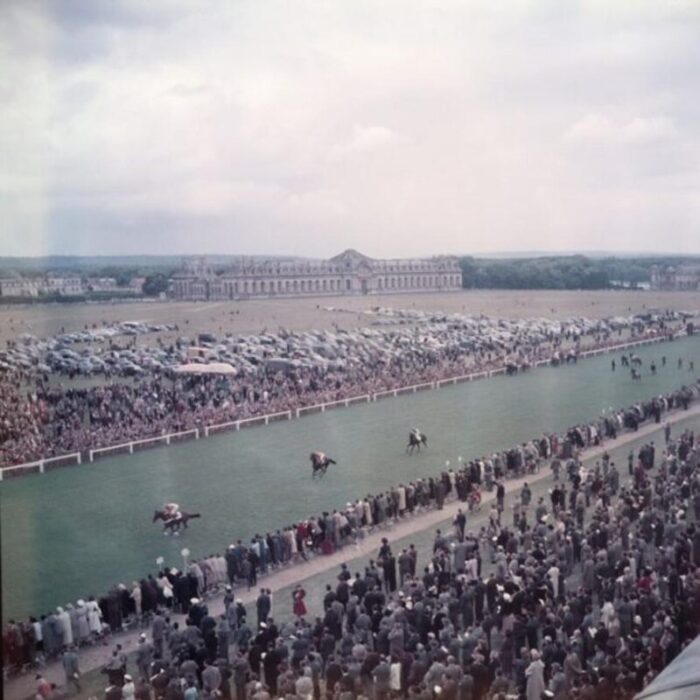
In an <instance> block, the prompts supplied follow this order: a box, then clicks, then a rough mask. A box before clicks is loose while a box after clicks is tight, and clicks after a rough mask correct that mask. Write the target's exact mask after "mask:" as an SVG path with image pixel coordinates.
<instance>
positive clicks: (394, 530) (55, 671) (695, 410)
mask: <svg viewBox="0 0 700 700" xmlns="http://www.w3.org/2000/svg"><path fill="white" fill-rule="evenodd" d="M695 417H700V404H699V405H696V406H693V407H691V408H690V409H689V410H687V411H674V412H673V413H671V414H668V415H667V416H666V417H665V422H668V423H671V424H673V423H677V422H679V421H685V420H688V419H689V418H695ZM659 429H660V425H659V424H656V423H650V424H648V425H644V426H643V427H641V428H640V429H639V430H638V431H637V432H628V433H624V434H623V435H621V436H619V437H618V438H617V439H615V440H609V441H607V442H606V443H605V444H604V445H603V446H600V447H594V448H590V449H588V450H586V451H585V452H584V453H583V458H584V459H585V460H591V459H595V458H596V457H599V456H601V455H602V454H603V453H604V452H605V451H606V450H607V451H611V450H613V449H616V448H620V447H623V446H624V445H627V444H629V443H632V442H635V441H637V440H640V439H642V438H644V437H645V436H648V435H651V434H653V433H655V432H657V431H658V430H659ZM549 478H551V472H550V470H549V469H547V468H543V469H542V470H541V471H540V473H539V474H531V475H528V476H527V477H523V478H518V479H513V480H510V481H508V482H506V495H508V494H512V493H513V492H517V491H519V489H520V488H521V487H522V484H523V482H524V481H528V482H529V483H530V484H541V483H542V482H543V481H545V480H546V479H549ZM494 497H495V496H494V494H493V493H491V494H488V493H487V494H484V500H483V503H489V502H490V501H492V500H493V499H494ZM464 505H465V504H464V503H462V502H461V501H450V502H448V503H446V504H445V507H444V508H443V509H442V510H429V511H423V512H421V513H418V514H416V515H414V516H410V517H406V518H403V519H401V520H400V521H398V522H396V523H395V524H394V525H393V527H391V528H389V529H378V530H375V531H373V532H371V533H370V534H368V535H367V536H366V537H365V538H364V539H363V540H361V542H360V543H359V544H358V545H356V546H354V547H353V546H346V547H344V548H343V549H340V550H338V551H337V552H335V553H334V554H332V555H329V556H316V557H314V558H313V559H311V560H309V561H308V562H304V563H301V564H294V565H289V566H286V567H284V568H282V569H278V570H275V571H274V572H272V573H270V574H269V575H267V576H265V577H260V578H259V581H258V583H259V585H264V586H265V587H266V588H269V589H271V590H272V592H273V594H274V593H277V592H279V591H281V590H283V589H286V588H289V587H290V586H293V585H295V584H297V583H299V582H302V581H304V580H305V579H308V578H310V577H312V576H316V575H319V574H323V573H325V572H327V571H335V570H337V569H338V568H339V567H340V564H342V563H343V562H347V563H349V565H350V568H351V569H353V564H352V562H353V560H355V559H358V558H360V557H364V556H367V555H368V554H369V553H371V552H376V551H377V550H378V549H379V546H380V544H381V539H382V538H383V537H386V538H387V539H388V540H389V542H394V541H397V540H401V539H402V538H405V537H409V536H411V535H413V534H415V533H419V532H423V531H425V530H428V529H432V528H434V527H436V526H438V525H440V524H441V523H444V522H445V521H446V520H450V519H451V518H453V517H454V515H455V514H456V513H457V510H458V509H459V508H463V507H464ZM487 513H488V509H482V511H481V514H482V516H481V518H483V519H484V520H485V518H486V515H487ZM481 518H479V517H478V516H475V517H474V520H478V519H481ZM474 524H475V523H474ZM257 595H258V588H257V587H256V588H254V589H252V590H251V591H244V590H241V588H238V590H237V592H236V596H237V597H239V598H241V600H243V602H244V603H246V604H248V603H251V602H254V601H255V599H256V597H257ZM207 605H208V606H209V611H210V613H211V614H212V615H214V616H216V615H220V614H221V613H222V612H223V596H222V595H221V594H216V595H214V596H212V597H211V598H208V599H207ZM170 617H171V619H172V621H173V622H176V621H177V622H180V623H182V621H184V619H185V616H184V615H181V614H173V615H171V616H170ZM140 632H141V630H134V631H130V632H123V633H118V634H115V635H112V637H111V638H110V639H109V641H108V642H107V643H106V644H104V645H95V646H92V647H88V648H86V649H84V650H83V651H82V652H81V653H80V668H81V672H82V673H83V674H85V673H87V672H89V671H90V670H93V669H97V668H99V667H101V666H102V665H103V664H104V663H105V660H106V658H107V657H108V648H109V647H110V646H113V645H114V644H116V643H120V644H121V645H122V647H123V648H124V651H125V652H126V653H129V652H131V651H133V650H134V649H135V647H136V644H137V639H138V635H139V633H140ZM43 673H44V677H45V678H46V679H47V680H48V681H49V682H52V683H56V684H57V685H59V686H60V685H62V684H63V682H64V675H63V670H62V667H61V663H60V661H58V662H52V663H50V664H49V665H48V666H46V667H45V668H44V669H43ZM34 686H35V683H34V672H33V671H30V672H28V673H26V674H24V675H22V676H17V677H14V678H11V679H9V680H6V681H5V682H4V691H5V697H7V698H9V699H10V700H19V699H20V698H26V697H28V696H32V695H33V693H34Z"/></svg>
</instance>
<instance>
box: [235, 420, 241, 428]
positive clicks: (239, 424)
mask: <svg viewBox="0 0 700 700" xmlns="http://www.w3.org/2000/svg"><path fill="white" fill-rule="evenodd" d="M240 429H241V421H239V420H237V421H236V430H240Z"/></svg>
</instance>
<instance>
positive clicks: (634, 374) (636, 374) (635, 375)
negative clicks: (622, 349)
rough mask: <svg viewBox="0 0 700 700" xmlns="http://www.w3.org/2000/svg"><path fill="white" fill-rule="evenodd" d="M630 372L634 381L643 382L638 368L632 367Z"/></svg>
mask: <svg viewBox="0 0 700 700" xmlns="http://www.w3.org/2000/svg"><path fill="white" fill-rule="evenodd" d="M630 372H631V374H632V379H634V381H635V382H639V381H641V379H642V375H641V374H640V373H639V370H638V369H637V368H636V367H632V369H631V370H630Z"/></svg>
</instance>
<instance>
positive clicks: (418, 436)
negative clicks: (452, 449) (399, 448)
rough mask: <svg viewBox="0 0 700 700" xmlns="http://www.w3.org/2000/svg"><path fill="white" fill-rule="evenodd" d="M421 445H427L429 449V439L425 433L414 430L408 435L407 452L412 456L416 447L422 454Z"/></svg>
mask: <svg viewBox="0 0 700 700" xmlns="http://www.w3.org/2000/svg"><path fill="white" fill-rule="evenodd" d="M421 445H425V446H426V447H427V446H428V438H427V437H426V436H425V435H424V434H423V433H419V432H416V431H413V430H412V431H411V432H410V433H409V434H408V445H407V446H406V452H408V453H409V454H411V455H412V454H413V450H414V449H416V447H417V448H418V452H420V446H421Z"/></svg>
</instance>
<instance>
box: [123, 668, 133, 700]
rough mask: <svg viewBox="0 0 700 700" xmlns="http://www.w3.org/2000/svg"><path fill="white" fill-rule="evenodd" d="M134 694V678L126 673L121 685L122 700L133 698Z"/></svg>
mask: <svg viewBox="0 0 700 700" xmlns="http://www.w3.org/2000/svg"><path fill="white" fill-rule="evenodd" d="M135 696H136V686H135V685H134V679H133V678H132V677H131V676H130V675H129V674H128V673H127V674H126V675H125V676H124V685H123V686H122V700H134V698H135Z"/></svg>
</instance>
